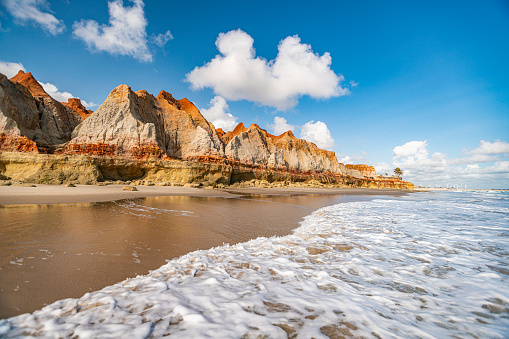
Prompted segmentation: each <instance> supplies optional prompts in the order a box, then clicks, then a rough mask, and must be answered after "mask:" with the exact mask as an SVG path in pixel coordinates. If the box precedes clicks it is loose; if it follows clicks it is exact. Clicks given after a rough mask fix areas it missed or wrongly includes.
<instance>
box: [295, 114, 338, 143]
mask: <svg viewBox="0 0 509 339" xmlns="http://www.w3.org/2000/svg"><path fill="white" fill-rule="evenodd" d="M300 137H301V139H305V140H307V141H311V142H314V143H315V144H316V145H317V146H318V147H320V148H323V149H326V150H330V149H332V148H333V147H334V139H333V138H332V135H331V133H330V131H329V128H328V127H327V125H326V124H325V123H324V122H322V121H317V122H314V121H313V120H311V121H309V122H307V123H305V124H304V125H303V126H302V129H301V132H300Z"/></svg>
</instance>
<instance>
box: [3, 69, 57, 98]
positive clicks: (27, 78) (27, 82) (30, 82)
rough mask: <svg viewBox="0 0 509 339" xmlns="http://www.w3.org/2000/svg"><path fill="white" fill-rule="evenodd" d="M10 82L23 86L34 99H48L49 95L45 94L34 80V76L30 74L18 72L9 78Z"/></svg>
mask: <svg viewBox="0 0 509 339" xmlns="http://www.w3.org/2000/svg"><path fill="white" fill-rule="evenodd" d="M11 81H13V82H16V83H18V84H21V85H23V86H25V87H26V88H27V89H28V90H29V91H30V94H32V96H34V97H36V98H37V97H50V95H49V94H48V93H46V91H45V90H44V88H43V87H42V86H41V84H40V83H39V82H38V81H37V80H35V78H34V76H33V75H32V73H30V72H28V73H25V72H23V71H21V70H20V71H19V72H18V74H16V75H15V76H13V77H12V78H11Z"/></svg>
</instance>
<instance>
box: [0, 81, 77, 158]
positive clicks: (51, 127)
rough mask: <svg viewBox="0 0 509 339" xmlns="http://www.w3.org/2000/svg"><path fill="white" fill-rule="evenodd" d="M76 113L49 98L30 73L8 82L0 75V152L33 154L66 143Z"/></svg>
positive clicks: (74, 123)
mask: <svg viewBox="0 0 509 339" xmlns="http://www.w3.org/2000/svg"><path fill="white" fill-rule="evenodd" d="M80 122H81V119H80V118H79V114H78V113H77V112H76V111H74V110H73V109H72V108H69V107H65V106H64V105H62V104H61V103H60V102H58V101H56V100H54V99H53V98H51V97H50V96H49V95H48V94H47V93H46V92H45V91H44V89H43V88H42V86H40V85H39V83H38V82H37V81H36V80H35V79H34V78H33V76H32V74H31V73H23V72H22V71H20V72H19V73H18V74H17V75H16V76H15V77H13V78H12V81H11V80H9V79H7V77H5V76H4V75H3V74H0V135H1V136H0V138H1V139H3V143H2V146H1V147H2V149H3V150H12V149H13V148H14V149H16V150H18V151H37V149H38V147H37V146H39V148H53V147H54V146H55V145H60V144H63V143H65V142H67V141H69V140H70V138H71V133H72V131H73V130H74V128H75V127H76V126H77V125H78V124H79V123H80Z"/></svg>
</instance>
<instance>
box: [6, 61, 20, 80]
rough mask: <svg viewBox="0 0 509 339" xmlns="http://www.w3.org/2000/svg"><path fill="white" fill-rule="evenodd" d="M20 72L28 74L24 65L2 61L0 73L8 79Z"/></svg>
mask: <svg viewBox="0 0 509 339" xmlns="http://www.w3.org/2000/svg"><path fill="white" fill-rule="evenodd" d="M19 71H23V72H26V69H25V67H24V66H23V65H22V64H20V63H17V62H7V61H0V73H2V74H3V75H5V76H6V77H8V78H12V77H13V76H15V75H16V74H18V72H19Z"/></svg>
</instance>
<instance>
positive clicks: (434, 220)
mask: <svg viewBox="0 0 509 339" xmlns="http://www.w3.org/2000/svg"><path fill="white" fill-rule="evenodd" d="M508 221H509V199H508V195H507V194H505V193H485V192H471V193H463V192H462V193H417V194H412V195H410V196H406V197H403V198H398V199H377V200H373V201H369V202H352V203H342V204H338V205H334V206H330V207H326V208H322V209H320V210H318V211H316V212H314V213H312V214H311V215H309V216H307V217H306V218H305V220H304V221H303V222H302V224H301V227H299V228H298V229H296V230H295V231H294V232H293V234H292V235H289V236H285V237H273V238H258V239H255V240H252V241H249V242H247V243H243V244H237V245H234V246H229V245H225V246H222V247H217V248H213V249H210V250H206V251H197V252H193V253H190V254H187V255H185V256H182V257H180V258H177V259H174V260H171V261H169V262H168V263H167V264H166V265H164V266H162V267H161V268H159V269H157V270H155V271H152V272H151V273H150V274H148V275H146V276H138V277H136V278H133V279H127V280H125V281H123V282H121V283H118V284H116V285H113V286H110V287H107V288H104V289H102V290H100V291H97V292H93V293H87V294H85V295H84V296H83V297H81V298H79V299H65V300H61V301H58V302H56V303H54V304H52V305H49V306H47V307H45V308H43V309H42V310H39V311H36V312H34V313H33V314H24V315H20V316H17V317H13V318H10V319H6V320H0V335H1V336H5V337H17V336H20V335H36V336H38V335H41V336H51V337H59V336H62V337H72V336H79V337H80V338H81V337H102V338H105V337H129V338H146V337H148V336H153V337H162V336H167V335H170V336H173V337H177V338H178V337H185V338H207V337H210V338H240V337H244V338H258V337H264V336H266V337H270V338H286V337H298V338H312V337H313V338H327V337H340V336H346V337H348V336H353V337H368V338H369V337H377V338H409V337H419V338H444V337H489V338H504V337H505V336H506V335H507V333H509V295H508V292H507V291H509V259H508V254H509V223H508Z"/></svg>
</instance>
